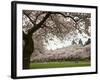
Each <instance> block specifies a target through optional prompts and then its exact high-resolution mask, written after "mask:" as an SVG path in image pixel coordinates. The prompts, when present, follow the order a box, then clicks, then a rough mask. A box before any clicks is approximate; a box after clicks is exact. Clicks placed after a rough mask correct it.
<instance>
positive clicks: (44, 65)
mask: <svg viewBox="0 0 100 80" xmlns="http://www.w3.org/2000/svg"><path fill="white" fill-rule="evenodd" d="M90 65H91V64H90V61H78V62H75V61H63V62H44V63H43V62H41V63H31V64H30V69H41V68H61V67H62V68H63V67H84V66H90Z"/></svg>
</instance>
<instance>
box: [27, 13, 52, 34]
mask: <svg viewBox="0 0 100 80" xmlns="http://www.w3.org/2000/svg"><path fill="white" fill-rule="evenodd" d="M50 14H51V13H50V12H48V13H47V14H46V16H45V17H44V18H43V19H42V21H41V22H40V23H38V24H37V25H35V26H34V27H33V28H31V29H29V31H28V34H32V33H34V32H35V31H37V30H38V29H39V28H41V25H42V24H43V23H44V22H45V21H46V20H47V19H48V17H49V16H50Z"/></svg>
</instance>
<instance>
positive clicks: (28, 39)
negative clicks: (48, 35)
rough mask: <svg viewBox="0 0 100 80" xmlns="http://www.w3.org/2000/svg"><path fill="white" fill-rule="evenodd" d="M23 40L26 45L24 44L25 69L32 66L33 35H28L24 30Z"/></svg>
mask: <svg viewBox="0 0 100 80" xmlns="http://www.w3.org/2000/svg"><path fill="white" fill-rule="evenodd" d="M23 40H24V42H25V45H24V46H23V69H29V68H30V56H31V55H32V52H33V51H34V41H33V39H32V35H26V34H25V33H24V32H23Z"/></svg>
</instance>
